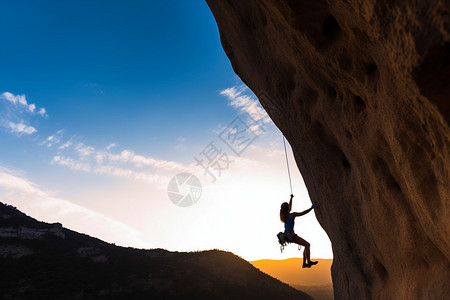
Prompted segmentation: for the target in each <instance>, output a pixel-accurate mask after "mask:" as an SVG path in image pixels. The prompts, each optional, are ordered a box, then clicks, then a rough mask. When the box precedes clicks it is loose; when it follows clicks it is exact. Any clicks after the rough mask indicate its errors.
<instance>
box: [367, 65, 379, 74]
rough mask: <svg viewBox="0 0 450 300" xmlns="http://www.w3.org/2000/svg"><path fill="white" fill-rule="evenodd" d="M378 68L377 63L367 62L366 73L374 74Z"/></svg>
mask: <svg viewBox="0 0 450 300" xmlns="http://www.w3.org/2000/svg"><path fill="white" fill-rule="evenodd" d="M377 70H378V67H377V65H376V64H367V65H366V73H367V75H373V74H374V73H375V72H376V71H377Z"/></svg>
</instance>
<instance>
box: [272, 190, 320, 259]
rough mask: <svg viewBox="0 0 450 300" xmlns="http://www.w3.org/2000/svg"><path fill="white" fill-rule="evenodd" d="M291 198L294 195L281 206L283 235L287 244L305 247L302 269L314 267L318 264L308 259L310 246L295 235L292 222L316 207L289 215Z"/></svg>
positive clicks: (292, 196)
mask: <svg viewBox="0 0 450 300" xmlns="http://www.w3.org/2000/svg"><path fill="white" fill-rule="evenodd" d="M292 198H294V195H292V194H291V199H290V200H289V203H287V202H284V203H283V204H281V209H280V219H281V221H282V222H283V223H284V233H285V237H286V241H287V242H289V243H296V244H298V245H301V246H303V247H305V250H304V251H303V268H311V266H313V265H316V264H317V263H318V262H317V261H312V260H311V259H310V244H309V243H308V242H307V241H305V240H304V239H302V238H301V237H299V236H298V235H296V234H295V232H294V220H295V217H300V216H303V215H306V214H307V213H309V212H310V211H311V210H312V209H314V207H315V206H316V205H315V204H313V205H312V206H311V208H309V209H307V210H305V211H302V212H300V213H298V212H292V213H291V208H292Z"/></svg>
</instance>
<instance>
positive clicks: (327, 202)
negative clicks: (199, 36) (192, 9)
mask: <svg viewBox="0 0 450 300" xmlns="http://www.w3.org/2000/svg"><path fill="white" fill-rule="evenodd" d="M207 3H208V5H209V6H210V8H211V10H212V12H213V14H214V16H215V18H216V21H217V24H218V28H219V31H220V34H221V41H222V45H223V48H224V50H225V52H226V54H227V55H228V57H229V59H230V61H231V63H232V65H233V68H234V70H235V72H236V73H237V74H238V75H239V76H240V77H241V78H242V80H243V81H244V82H245V83H246V84H247V85H248V86H249V87H250V88H251V89H252V90H253V91H254V92H255V94H256V95H257V96H258V98H259V100H260V102H261V104H262V105H263V107H264V108H265V109H266V111H267V112H268V114H269V115H270V117H271V118H272V120H273V121H274V123H275V124H276V125H277V126H278V128H279V129H280V130H281V131H282V132H283V133H284V135H285V136H286V138H287V139H288V140H289V142H290V144H291V146H292V148H293V151H294V155H295V159H296V162H297V165H298V168H299V169H300V171H301V173H302V175H303V178H304V181H305V183H306V186H307V188H308V191H309V194H310V197H311V200H312V201H315V202H316V203H317V205H318V206H317V208H316V210H315V213H316V216H317V219H318V220H319V222H320V224H321V225H322V227H323V228H324V229H325V231H326V232H327V233H328V236H329V237H330V239H331V242H332V245H333V253H334V262H333V266H332V276H333V284H334V293H335V298H336V299H448V297H449V295H450V290H449V285H450V284H449V282H450V205H449V204H450V129H449V123H450V97H449V95H450V46H449V45H450V44H449V41H450V33H449V32H450V25H449V24H450V14H449V12H450V3H449V1H439V0H421V1H412V0H411V1H396V0H394V1H374V0H359V1H333V0H329V1H323V0H315V1H309V0H289V1H288V0H254V1H249V0H207ZM312 246H313V248H312V251H313V254H314V245H312Z"/></svg>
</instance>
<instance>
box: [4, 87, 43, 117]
mask: <svg viewBox="0 0 450 300" xmlns="http://www.w3.org/2000/svg"><path fill="white" fill-rule="evenodd" d="M0 99H5V100H7V101H9V102H11V103H12V104H14V105H18V104H20V105H22V106H23V107H25V109H26V110H27V111H29V112H31V113H32V114H34V113H35V110H36V105H35V104H28V101H27V98H26V97H25V95H14V94H12V93H10V92H3V93H2V94H1V95H0ZM38 114H40V115H45V108H41V109H39V112H38Z"/></svg>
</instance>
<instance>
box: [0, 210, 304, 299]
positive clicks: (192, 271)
mask: <svg viewBox="0 0 450 300" xmlns="http://www.w3.org/2000/svg"><path fill="white" fill-rule="evenodd" d="M0 298H1V299H19V300H20V299H150V298H151V299H189V298H195V299H280V298H282V299H308V300H309V299H312V298H311V297H310V296H309V295H307V294H305V293H303V292H301V291H298V290H296V289H294V288H292V287H290V286H288V285H287V284H284V283H282V282H280V281H279V280H277V279H274V278H272V277H270V276H269V275H266V274H264V273H262V272H260V271H259V270H257V269H256V268H254V267H253V266H252V265H251V264H250V263H248V262H247V261H245V260H243V259H242V258H240V257H238V256H236V255H234V254H232V253H230V252H225V251H219V250H211V251H202V252H189V253H182V252H169V251H166V250H163V249H152V250H142V249H134V248H124V247H118V246H115V245H112V244H108V243H105V242H103V241H101V240H99V239H96V238H92V237H90V236H87V235H84V234H80V233H77V232H74V231H71V230H68V229H66V228H64V227H62V225H61V224H59V223H55V224H48V223H44V222H39V221H37V220H35V219H33V218H31V217H28V216H26V215H25V214H23V213H22V212H20V211H19V210H17V209H15V208H14V207H11V206H9V205H5V204H3V203H0Z"/></svg>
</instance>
